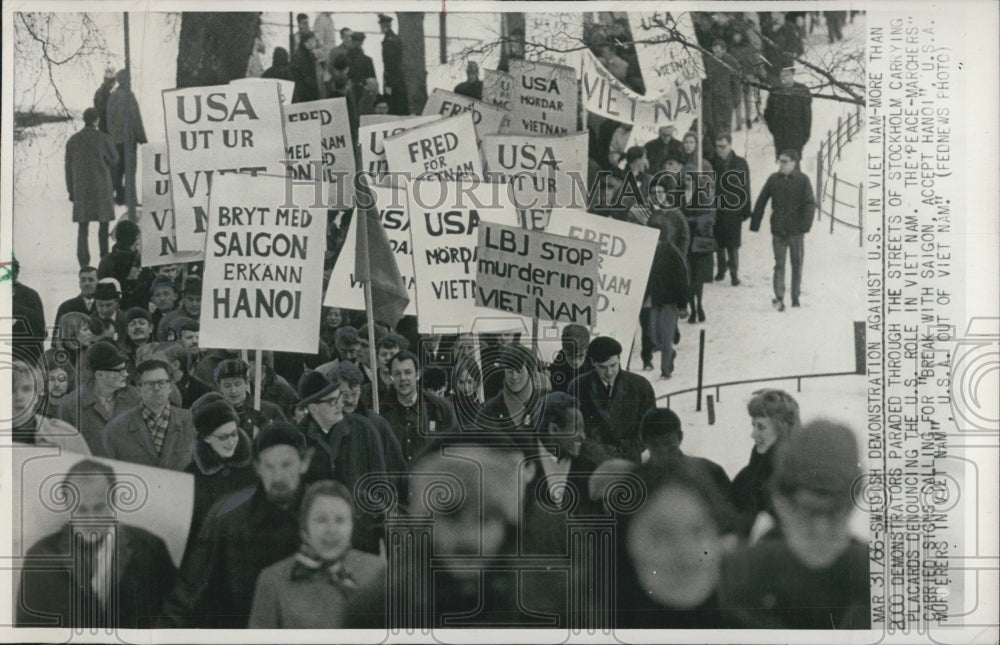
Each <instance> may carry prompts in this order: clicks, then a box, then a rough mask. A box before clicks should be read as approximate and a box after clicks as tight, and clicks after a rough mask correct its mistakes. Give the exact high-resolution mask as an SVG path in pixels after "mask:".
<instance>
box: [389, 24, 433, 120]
mask: <svg viewBox="0 0 1000 645" xmlns="http://www.w3.org/2000/svg"><path fill="white" fill-rule="evenodd" d="M396 16H397V17H398V18H399V39H400V40H401V41H403V71H405V72H406V92H407V96H408V97H409V99H410V114H420V113H421V112H422V111H423V109H424V103H426V102H427V62H426V61H427V58H426V56H427V53H426V52H425V51H424V14H423V12H421V11H412V12H404V11H397V12H396Z"/></svg>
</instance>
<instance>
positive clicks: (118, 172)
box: [113, 143, 138, 205]
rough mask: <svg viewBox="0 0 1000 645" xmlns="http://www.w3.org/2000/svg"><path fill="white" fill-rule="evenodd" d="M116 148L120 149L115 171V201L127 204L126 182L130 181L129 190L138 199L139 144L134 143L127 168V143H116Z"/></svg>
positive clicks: (133, 197)
mask: <svg viewBox="0 0 1000 645" xmlns="http://www.w3.org/2000/svg"><path fill="white" fill-rule="evenodd" d="M115 148H116V149H117V150H118V163H117V164H115V171H114V173H115V174H114V177H113V179H114V184H115V202H116V203H118V204H120V205H121V204H125V187H126V184H125V182H126V181H128V190H129V192H130V194H131V195H132V199H133V200H135V201H138V195H137V194H136V192H135V168H136V158H135V155H136V150H137V144H135V143H132V150H131V151H130V154H131V157H130V159H129V166H128V168H127V169H126V168H125V144H124V143H116V144H115Z"/></svg>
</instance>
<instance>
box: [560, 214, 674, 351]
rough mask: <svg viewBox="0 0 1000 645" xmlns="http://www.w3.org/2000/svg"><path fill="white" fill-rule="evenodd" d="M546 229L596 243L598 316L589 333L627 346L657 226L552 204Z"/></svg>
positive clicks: (637, 311) (646, 277)
mask: <svg viewBox="0 0 1000 645" xmlns="http://www.w3.org/2000/svg"><path fill="white" fill-rule="evenodd" d="M545 232H546V233H552V234H554V235H564V236H566V237H572V238H575V239H581V240H587V241H591V242H595V243H596V244H597V245H598V253H599V264H598V285H597V320H596V322H595V323H594V327H593V328H592V329H591V333H592V334H593V335H595V336H612V337H614V338H617V339H618V340H619V341H620V342H621V343H622V346H625V347H627V346H628V344H629V343H631V342H632V337H633V336H634V335H635V329H636V326H637V325H638V324H639V312H640V311H641V310H642V300H643V296H644V295H645V293H646V282H647V281H648V279H649V269H650V266H651V264H652V262H653V254H654V252H655V251H656V243H657V239H658V236H657V233H656V229H650V228H649V227H648V226H639V225H638V224H629V223H627V222H621V221H618V220H616V219H612V218H610V217H600V216H598V215H591V214H590V213H587V212H584V211H580V210H575V209H574V210H570V209H554V210H553V211H552V214H551V215H550V216H549V223H548V226H547V227H546V229H545Z"/></svg>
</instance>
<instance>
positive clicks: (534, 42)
mask: <svg viewBox="0 0 1000 645" xmlns="http://www.w3.org/2000/svg"><path fill="white" fill-rule="evenodd" d="M584 47H585V46H584V44H583V13H582V12H580V11H577V12H575V13H525V14H524V56H525V58H527V59H528V60H540V61H546V62H549V63H558V64H560V65H569V66H570V67H572V68H573V69H574V71H575V70H576V69H577V68H578V67H579V64H580V50H581V49H583V48H584ZM570 50H575V51H570Z"/></svg>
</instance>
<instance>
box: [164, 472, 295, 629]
mask: <svg viewBox="0 0 1000 645" xmlns="http://www.w3.org/2000/svg"><path fill="white" fill-rule="evenodd" d="M301 493H302V489H301V487H300V489H299V494H298V496H297V498H296V499H295V501H294V502H293V503H292V504H290V505H289V506H288V508H282V507H280V506H277V505H276V504H274V503H272V502H270V501H269V500H268V499H267V495H266V494H265V493H264V489H263V488H262V487H261V486H257V487H256V488H251V489H243V490H240V491H237V492H235V493H232V494H230V495H228V496H226V497H224V498H222V499H221V500H219V502H218V503H217V504H216V505H215V506H214V507H213V508H212V509H211V510H210V511H209V513H208V517H207V518H206V519H205V523H204V524H203V525H202V527H201V532H200V533H199V534H198V537H197V538H196V541H195V544H194V545H193V546H192V548H191V549H190V550H189V551H188V553H185V554H184V561H183V563H182V564H181V571H180V580H179V581H178V583H177V584H176V585H175V586H174V589H173V591H172V592H171V593H170V595H169V596H168V597H167V600H166V602H165V603H164V614H165V615H166V617H165V620H164V621H163V623H162V624H161V625H158V627H188V628H209V629H210V628H216V629H245V628H246V626H247V621H248V620H249V617H250V608H251V605H252V603H253V593H254V587H255V585H256V583H257V576H258V575H259V574H260V572H261V571H262V570H263V569H264V568H266V567H268V566H270V565H272V564H274V563H275V562H277V561H279V560H281V559H283V558H287V557H288V556H290V555H292V554H293V553H295V551H296V550H298V548H299V505H300V504H301V503H302V494H301Z"/></svg>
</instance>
